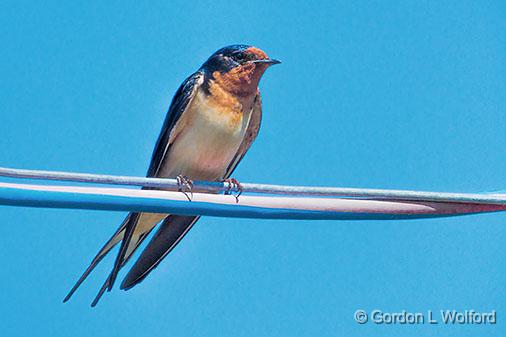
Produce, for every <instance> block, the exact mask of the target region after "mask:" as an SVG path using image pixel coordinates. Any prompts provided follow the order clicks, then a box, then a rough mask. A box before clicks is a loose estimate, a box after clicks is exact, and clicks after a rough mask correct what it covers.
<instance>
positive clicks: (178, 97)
mask: <svg viewBox="0 0 506 337" xmlns="http://www.w3.org/2000/svg"><path fill="white" fill-rule="evenodd" d="M203 78H204V74H203V73H202V72H200V71H197V72H196V73H194V74H193V75H191V76H190V77H188V78H187V79H186V80H185V81H184V82H183V84H181V86H180V87H179V89H178V90H177V92H176V94H175V95H174V98H173V99H172V103H171V104H170V108H169V111H168V112H167V116H166V117H165V121H164V123H163V126H162V131H161V132H160V136H158V140H157V142H156V145H155V149H154V150H153V155H152V157H151V164H150V165H149V169H148V173H147V176H148V177H156V175H157V174H158V171H159V170H160V166H161V165H162V163H163V160H164V158H165V155H166V154H167V150H168V149H169V146H170V143H169V140H170V133H171V132H172V129H173V128H174V126H175V125H176V123H177V121H178V120H179V118H180V117H181V115H182V114H183V112H184V111H185V110H186V107H187V106H188V103H189V102H190V100H191V99H192V97H193V96H194V95H195V92H196V90H197V89H198V88H199V87H200V85H201V84H202V81H203Z"/></svg>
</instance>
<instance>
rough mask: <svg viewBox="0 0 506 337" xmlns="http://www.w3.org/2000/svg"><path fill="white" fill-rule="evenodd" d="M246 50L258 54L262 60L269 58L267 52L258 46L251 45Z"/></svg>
mask: <svg viewBox="0 0 506 337" xmlns="http://www.w3.org/2000/svg"><path fill="white" fill-rule="evenodd" d="M246 52H247V53H250V54H254V55H256V57H257V58H259V59H261V60H265V59H268V58H269V57H268V56H267V54H266V53H265V52H264V51H263V50H262V49H258V48H257V47H249V48H248V49H246Z"/></svg>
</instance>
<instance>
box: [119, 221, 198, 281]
mask: <svg viewBox="0 0 506 337" xmlns="http://www.w3.org/2000/svg"><path fill="white" fill-rule="evenodd" d="M199 218H200V217H198V216H181V215H169V216H168V217H166V218H165V220H164V221H163V222H162V224H161V225H160V228H159V229H158V231H157V232H156V234H155V235H154V236H153V238H152V239H151V241H150V242H149V244H148V245H147V246H146V248H145V249H144V251H143V252H142V254H141V256H140V257H139V259H138V260H137V261H136V262H135V264H134V265H133V267H132V269H130V271H129V272H128V274H127V276H126V277H125V279H124V280H123V282H122V283H121V289H124V290H127V289H130V288H132V287H133V286H135V285H136V284H138V283H140V282H141V281H142V280H144V278H145V277H146V276H147V275H148V274H149V273H150V272H151V271H152V270H153V269H154V268H156V267H157V266H158V264H159V263H160V262H161V261H162V260H163V258H164V257H165V256H167V254H169V253H170V251H171V250H172V249H173V248H174V247H175V246H176V245H177V244H178V243H179V241H181V239H182V238H183V237H184V236H185V235H186V233H188V231H189V230H190V229H191V227H192V226H193V224H195V222H197V220H198V219H199Z"/></svg>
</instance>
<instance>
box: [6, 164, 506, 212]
mask: <svg viewBox="0 0 506 337" xmlns="http://www.w3.org/2000/svg"><path fill="white" fill-rule="evenodd" d="M0 176H4V177H13V178H29V179H42V180H57V181H73V182H80V183H97V184H110V185H125V186H145V187H156V188H161V189H166V190H172V191H176V190H178V188H179V185H178V184H177V181H176V179H165V178H144V177H133V176H115V175H102V174H88V173H72V172H58V171H40V170H23V169H13V168H5V167H0ZM193 186H194V188H195V190H198V191H203V192H214V193H217V192H218V193H219V192H226V191H231V192H237V189H235V188H234V186H229V184H228V183H222V182H208V181H194V183H193ZM241 186H242V192H243V193H257V194H278V195H291V196H323V197H350V198H372V199H389V200H413V201H437V202H463V203H481V204H495V205H506V194H488V193H448V192H426V191H410V190H387V189H359V188H346V187H313V186H287V185H269V184H251V183H241ZM231 188H232V189H231Z"/></svg>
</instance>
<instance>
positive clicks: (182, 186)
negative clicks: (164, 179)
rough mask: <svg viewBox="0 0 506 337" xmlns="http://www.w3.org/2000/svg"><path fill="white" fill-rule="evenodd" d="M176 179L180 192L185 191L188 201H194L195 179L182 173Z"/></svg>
mask: <svg viewBox="0 0 506 337" xmlns="http://www.w3.org/2000/svg"><path fill="white" fill-rule="evenodd" d="M176 180H177V186H178V190H179V192H181V193H183V194H184V195H185V196H186V197H187V198H188V201H192V199H193V181H191V179H190V178H188V177H187V176H183V175H181V174H180V175H178V176H177V177H176ZM188 193H189V195H188Z"/></svg>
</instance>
